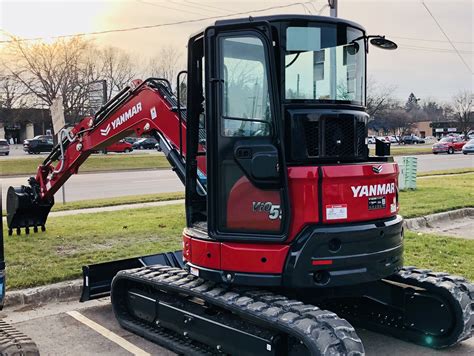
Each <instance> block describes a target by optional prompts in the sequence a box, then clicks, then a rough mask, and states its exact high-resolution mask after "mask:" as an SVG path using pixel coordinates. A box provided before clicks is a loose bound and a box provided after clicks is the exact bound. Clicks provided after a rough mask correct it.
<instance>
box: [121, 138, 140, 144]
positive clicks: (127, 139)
mask: <svg viewBox="0 0 474 356" xmlns="http://www.w3.org/2000/svg"><path fill="white" fill-rule="evenodd" d="M123 140H124V141H125V142H128V143H129V144H131V145H133V144H134V143H135V142H137V141H138V140H139V138H138V137H125V138H124V139H123Z"/></svg>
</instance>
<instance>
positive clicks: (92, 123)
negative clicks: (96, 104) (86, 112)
mask: <svg viewBox="0 0 474 356" xmlns="http://www.w3.org/2000/svg"><path fill="white" fill-rule="evenodd" d="M92 125H94V120H92V119H90V120H89V127H92Z"/></svg>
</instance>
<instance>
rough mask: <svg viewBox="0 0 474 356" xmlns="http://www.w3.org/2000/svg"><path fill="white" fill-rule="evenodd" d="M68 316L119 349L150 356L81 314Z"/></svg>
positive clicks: (75, 312) (74, 313)
mask: <svg viewBox="0 0 474 356" xmlns="http://www.w3.org/2000/svg"><path fill="white" fill-rule="evenodd" d="M67 314H68V315H70V316H72V317H73V318H74V319H76V320H77V321H80V322H81V323H83V324H84V325H86V326H88V327H90V328H91V329H92V330H94V331H96V332H98V333H99V334H101V335H102V336H104V337H106V338H107V339H109V340H110V341H112V342H115V343H116V344H117V345H119V346H120V347H122V348H124V349H125V350H127V351H128V352H130V353H132V354H134V355H138V356H150V354H149V353H148V352H146V351H144V350H142V349H140V348H139V347H137V346H135V345H134V344H132V343H131V342H129V341H127V340H125V339H124V338H122V337H120V336H118V335H117V334H115V333H113V332H112V331H110V330H108V329H106V328H104V327H103V326H102V325H99V324H97V323H96V322H94V321H92V320H90V319H89V318H87V317H85V316H84V315H82V314H81V313H79V312H77V311H75V310H73V311H69V312H67Z"/></svg>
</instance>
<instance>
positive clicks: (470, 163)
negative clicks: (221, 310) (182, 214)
mask: <svg viewBox="0 0 474 356" xmlns="http://www.w3.org/2000/svg"><path fill="white" fill-rule="evenodd" d="M414 157H417V158H418V171H419V172H428V171H436V170H445V169H454V168H468V167H474V155H468V156H465V155H463V154H460V153H456V154H454V155H436V156H435V155H418V156H414ZM396 160H397V161H399V160H401V157H396ZM26 180H27V177H20V178H18V177H16V178H2V179H1V184H2V191H3V202H4V203H5V197H6V190H7V189H8V187H9V186H11V185H13V186H19V185H22V184H26ZM65 189H66V201H69V202H71V201H75V200H85V199H99V198H112V197H118V196H125V195H139V194H150V193H166V192H177V191H183V190H184V187H183V185H182V184H181V182H180V181H179V179H178V178H177V177H176V175H175V173H174V172H172V171H171V170H168V169H162V170H150V171H137V172H112V173H90V174H78V175H74V176H72V177H71V178H70V180H69V181H68V182H67V183H66V188H65ZM56 201H58V202H59V201H62V195H61V191H59V192H58V193H57V194H56Z"/></svg>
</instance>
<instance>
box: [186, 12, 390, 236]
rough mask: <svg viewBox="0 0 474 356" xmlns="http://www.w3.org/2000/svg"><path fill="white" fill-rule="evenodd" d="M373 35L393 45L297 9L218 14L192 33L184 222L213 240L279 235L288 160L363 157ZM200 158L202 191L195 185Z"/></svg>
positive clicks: (286, 211)
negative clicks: (255, 14) (234, 17)
mask: <svg viewBox="0 0 474 356" xmlns="http://www.w3.org/2000/svg"><path fill="white" fill-rule="evenodd" d="M370 37H373V38H372V42H375V43H374V44H375V45H376V46H378V47H382V48H389V49H392V48H396V45H395V44H394V43H393V42H390V41H388V40H386V39H385V38H384V37H381V36H366V34H365V30H364V29H363V28H362V27H361V26H360V25H358V24H355V23H353V22H350V21H346V20H341V19H338V18H328V17H318V16H302V15H281V16H270V17H256V18H247V19H240V20H225V21H217V22H216V23H215V25H214V26H211V27H208V28H207V29H206V30H205V31H204V32H201V33H198V34H197V35H195V36H193V37H191V38H190V40H189V43H188V52H189V53H188V94H187V105H188V109H187V133H188V134H187V142H186V146H187V152H186V162H187V164H186V176H187V180H186V185H187V187H186V188H187V189H186V209H187V225H188V228H194V229H197V230H199V227H201V230H204V231H203V236H206V237H208V238H210V239H213V240H218V241H253V240H255V241H257V240H258V241H259V242H283V241H285V240H286V239H287V237H288V235H289V233H290V219H291V216H290V215H291V211H292V210H291V206H290V192H289V186H290V184H289V181H288V172H289V170H291V167H293V166H299V167H301V166H309V167H313V166H318V165H321V164H326V165H337V164H344V163H346V164H347V163H357V162H367V161H368V160H369V151H368V146H367V141H366V137H367V122H368V119H369V117H368V115H367V114H366V113H365V101H366V54H367V51H368V42H369V38H370ZM204 99H205V100H204ZM204 132H205V137H204ZM204 160H205V167H206V175H207V187H208V192H207V196H206V195H203V194H202V192H200V191H199V189H198V187H197V186H196V180H197V178H199V176H201V177H202V174H201V172H200V170H199V169H198V166H199V167H202V166H203V163H204ZM315 203H316V202H315ZM206 223H207V224H206ZM193 233H195V232H193Z"/></svg>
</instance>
